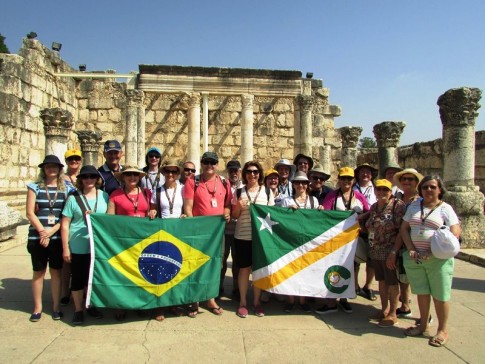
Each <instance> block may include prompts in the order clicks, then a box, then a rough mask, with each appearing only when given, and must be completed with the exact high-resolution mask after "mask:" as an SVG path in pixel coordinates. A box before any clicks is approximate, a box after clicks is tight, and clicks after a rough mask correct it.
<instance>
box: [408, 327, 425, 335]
mask: <svg viewBox="0 0 485 364" xmlns="http://www.w3.org/2000/svg"><path fill="white" fill-rule="evenodd" d="M427 333H428V331H427V330H425V331H423V330H421V329H420V328H419V327H417V326H413V327H408V328H407V329H405V330H404V335H406V336H410V337H416V336H424V335H425V334H427Z"/></svg>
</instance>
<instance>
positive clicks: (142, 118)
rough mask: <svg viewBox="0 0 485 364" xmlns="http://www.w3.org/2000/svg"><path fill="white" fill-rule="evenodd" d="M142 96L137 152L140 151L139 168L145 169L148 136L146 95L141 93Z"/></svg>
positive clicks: (139, 107) (139, 109) (139, 110)
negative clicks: (146, 133)
mask: <svg viewBox="0 0 485 364" xmlns="http://www.w3.org/2000/svg"><path fill="white" fill-rule="evenodd" d="M141 93H142V96H141V101H140V103H139V105H138V108H137V111H138V117H137V133H138V140H137V142H138V145H137V150H138V158H137V159H138V167H140V168H143V167H144V166H145V154H146V145H145V141H146V136H145V127H146V123H145V103H144V102H143V101H144V98H145V97H144V93H143V91H141Z"/></svg>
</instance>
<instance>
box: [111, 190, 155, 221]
mask: <svg viewBox="0 0 485 364" xmlns="http://www.w3.org/2000/svg"><path fill="white" fill-rule="evenodd" d="M151 197H152V193H151V192H150V190H149V189H144V192H143V189H141V188H140V193H139V194H138V196H137V195H129V197H128V196H127V195H126V194H125V191H124V190H123V189H121V188H118V189H117V190H115V191H113V193H111V195H110V196H109V199H110V201H112V202H113V203H114V205H115V214H116V215H126V216H139V217H145V216H147V213H148V211H149V210H150V199H151ZM135 205H136V207H135ZM135 210H136V211H135Z"/></svg>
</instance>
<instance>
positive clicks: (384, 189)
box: [376, 187, 390, 192]
mask: <svg viewBox="0 0 485 364" xmlns="http://www.w3.org/2000/svg"><path fill="white" fill-rule="evenodd" d="M388 191H390V189H389V188H387V187H376V192H388Z"/></svg>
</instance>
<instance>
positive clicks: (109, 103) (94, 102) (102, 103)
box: [88, 97, 114, 109]
mask: <svg viewBox="0 0 485 364" xmlns="http://www.w3.org/2000/svg"><path fill="white" fill-rule="evenodd" d="M113 107H114V102H113V99H112V98H107V97H105V98H90V99H89V102H88V108H89V109H111V108H113Z"/></svg>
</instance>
